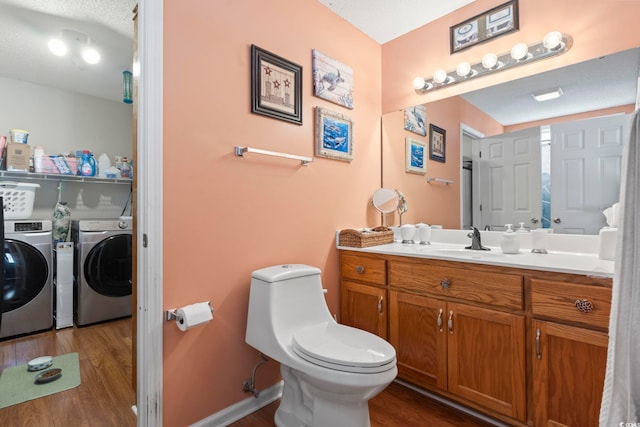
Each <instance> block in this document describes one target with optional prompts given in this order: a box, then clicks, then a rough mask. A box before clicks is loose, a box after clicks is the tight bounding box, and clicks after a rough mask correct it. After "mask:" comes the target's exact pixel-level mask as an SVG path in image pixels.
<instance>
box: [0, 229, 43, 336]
mask: <svg viewBox="0 0 640 427" xmlns="http://www.w3.org/2000/svg"><path fill="white" fill-rule="evenodd" d="M4 233H5V241H4V265H5V272H4V286H3V289H2V294H1V295H2V298H3V303H2V319H1V320H0V338H5V337H12V336H16V335H24V334H28V333H32V332H37V331H41V330H45V329H50V328H51V327H52V326H53V262H52V259H53V246H52V238H53V236H52V232H51V221H49V220H44V221H29V220H27V221H5V222H4Z"/></svg>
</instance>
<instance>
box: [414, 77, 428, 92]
mask: <svg viewBox="0 0 640 427" xmlns="http://www.w3.org/2000/svg"><path fill="white" fill-rule="evenodd" d="M424 84H425V81H424V79H423V78H422V77H416V78H415V79H413V88H414V89H416V90H418V89H423V88H424Z"/></svg>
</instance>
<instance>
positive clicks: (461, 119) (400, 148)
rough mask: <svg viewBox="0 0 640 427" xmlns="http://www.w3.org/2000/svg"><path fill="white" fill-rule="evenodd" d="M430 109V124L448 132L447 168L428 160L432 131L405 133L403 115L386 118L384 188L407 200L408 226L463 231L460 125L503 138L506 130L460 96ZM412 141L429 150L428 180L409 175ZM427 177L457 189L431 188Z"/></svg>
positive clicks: (395, 222) (394, 222) (394, 219)
mask: <svg viewBox="0 0 640 427" xmlns="http://www.w3.org/2000/svg"><path fill="white" fill-rule="evenodd" d="M426 108H427V124H430V123H433V124H435V125H436V126H438V127H440V128H442V129H445V130H446V131H447V132H446V163H441V162H437V161H434V160H429V159H428V151H429V148H428V147H429V142H428V141H429V132H428V131H427V135H426V136H421V135H419V134H416V133H412V132H408V131H406V130H404V112H403V110H399V111H395V112H392V113H387V114H385V115H384V116H383V119H382V141H383V143H382V157H383V168H382V177H383V178H382V182H383V184H384V187H386V188H394V189H398V190H400V191H401V192H402V193H403V195H404V196H405V198H406V200H407V206H408V207H409V210H408V211H407V212H406V213H405V214H403V215H402V223H403V224H415V223H418V222H424V223H427V224H441V225H442V226H443V227H445V228H460V214H459V213H460V123H464V124H466V125H468V126H470V127H472V128H473V129H475V130H477V131H479V132H482V133H483V134H485V135H487V136H489V135H496V134H500V133H502V132H503V127H502V125H500V123H498V122H496V121H495V120H493V119H492V118H491V117H489V116H488V115H486V114H485V113H483V112H482V111H480V110H478V109H477V108H476V107H474V106H473V105H471V104H469V103H468V102H467V101H465V100H464V99H463V98H461V97H459V96H455V97H451V98H447V99H442V100H439V101H435V102H431V103H428V104H426ZM427 128H428V126H427ZM407 137H410V138H412V139H416V140H418V141H423V142H425V143H426V144H427V156H425V159H426V160H425V161H426V163H427V173H426V175H418V174H413V173H407V172H405V139H406V138H407ZM456 165H457V167H456ZM427 176H428V177H431V178H436V177H437V178H444V179H448V180H451V181H454V183H453V184H450V185H443V184H440V183H434V182H432V183H427V180H426V177H427ZM399 223H400V220H399V218H398V216H397V215H394V216H390V217H389V225H399Z"/></svg>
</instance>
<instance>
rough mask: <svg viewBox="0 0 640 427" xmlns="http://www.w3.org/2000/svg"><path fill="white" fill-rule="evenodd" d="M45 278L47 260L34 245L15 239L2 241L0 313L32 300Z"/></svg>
mask: <svg viewBox="0 0 640 427" xmlns="http://www.w3.org/2000/svg"><path fill="white" fill-rule="evenodd" d="M48 278H49V266H48V265H47V260H46V258H45V257H44V256H43V255H42V253H41V252H40V251H39V250H38V249H36V248H35V247H33V246H31V245H29V244H27V243H24V242H21V241H19V240H12V239H6V240H5V241H4V286H3V288H4V290H3V293H2V295H3V296H4V298H3V303H2V312H3V313H8V312H9V311H12V310H15V309H17V308H20V307H22V306H24V305H26V304H28V303H29V302H30V301H32V300H33V299H34V298H35V297H36V296H38V294H39V293H40V291H42V289H43V288H44V287H45V285H46V284H47V279H48Z"/></svg>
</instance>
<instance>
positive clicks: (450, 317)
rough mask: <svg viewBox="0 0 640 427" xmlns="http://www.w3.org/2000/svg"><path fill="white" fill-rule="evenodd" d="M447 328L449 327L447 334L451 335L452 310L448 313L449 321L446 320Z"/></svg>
mask: <svg viewBox="0 0 640 427" xmlns="http://www.w3.org/2000/svg"><path fill="white" fill-rule="evenodd" d="M447 326H449V333H450V334H451V335H453V310H451V311H450V312H449V320H447Z"/></svg>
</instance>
